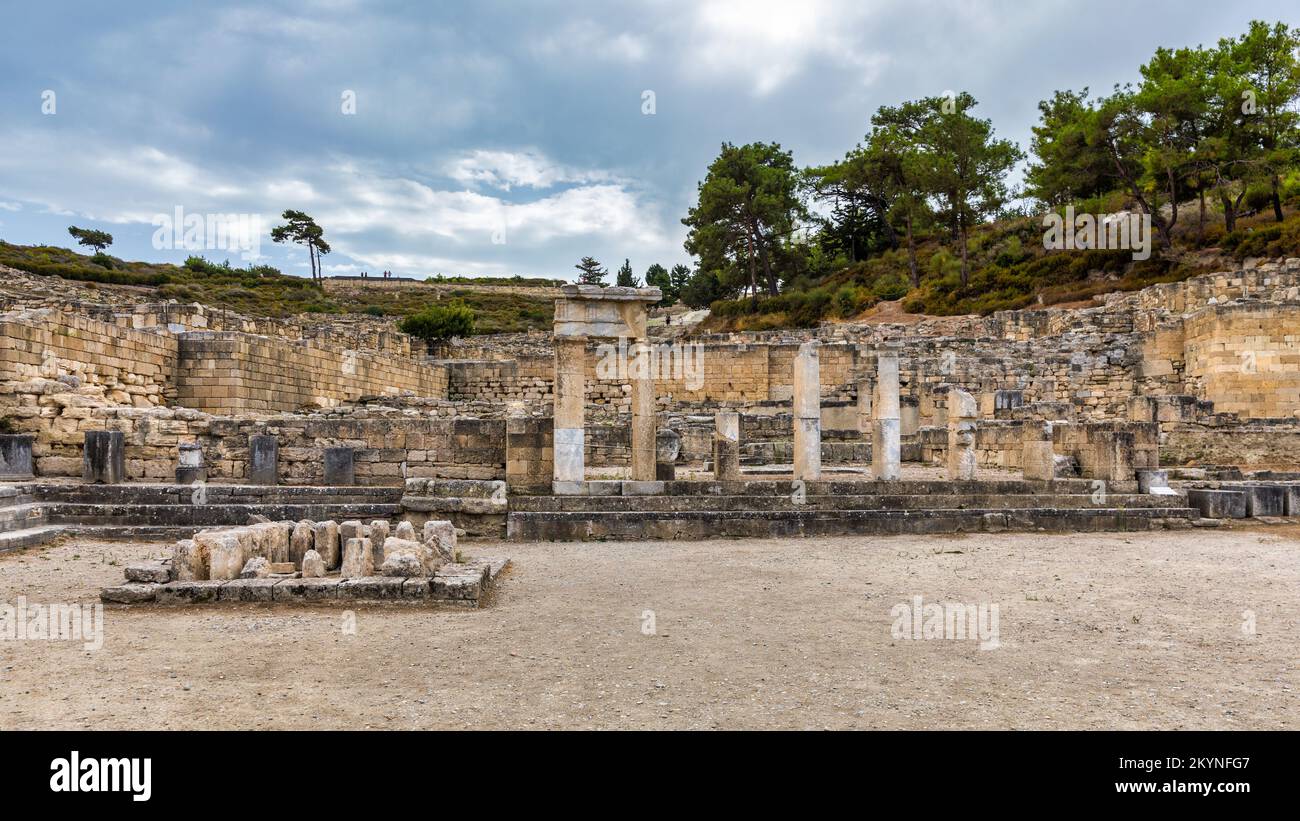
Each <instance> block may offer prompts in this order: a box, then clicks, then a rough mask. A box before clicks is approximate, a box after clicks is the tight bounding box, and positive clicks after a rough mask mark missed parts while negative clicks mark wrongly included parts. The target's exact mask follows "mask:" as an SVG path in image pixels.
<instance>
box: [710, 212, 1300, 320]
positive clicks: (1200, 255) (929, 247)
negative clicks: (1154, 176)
mask: <svg viewBox="0 0 1300 821" xmlns="http://www.w3.org/2000/svg"><path fill="white" fill-rule="evenodd" d="M1186 213H1189V214H1191V216H1187V217H1184V219H1183V220H1181V221H1180V223H1179V225H1178V226H1177V227H1176V229H1175V245H1174V252H1173V253H1172V254H1165V255H1162V254H1161V253H1159V249H1158V247H1157V248H1156V249H1155V250H1154V251H1153V253H1152V254H1151V257H1150V258H1149V259H1147V260H1143V261H1135V260H1134V259H1133V255H1132V253H1131V252H1130V251H1105V250H1078V251H1048V250H1045V249H1044V248H1043V232H1044V229H1043V227H1042V220H1041V219H1040V218H1036V217H1019V218H1015V219H1009V220H1001V221H996V222H992V223H987V224H984V225H981V226H978V227H977V228H976V229H974V230H973V231H972V232H971V239H970V244H969V254H970V277H969V282H968V284H966V285H965V286H963V285H962V284H961V279H960V270H961V265H960V260H959V258H958V256H957V255H956V253H955V250H954V249H953V247H952V246H951V245H950V244H949V243H948V242H946V239H947V238H946V237H942V236H938V235H935V234H928V235H922V236H921V237H919V238H918V241H917V247H916V259H917V269H918V272H919V274H920V287H918V288H913V287H911V282H910V271H909V266H908V254H907V250H906V249H905V248H902V247H900V248H898V249H895V250H886V251H883V252H880V253H877V254H875V255H872V256H871V257H869V258H868V259H866V260H863V261H859V262H857V263H853V264H850V265H848V266H847V267H844V268H840V269H838V270H836V271H834V272H831V273H828V274H826V275H824V276H820V277H816V276H802V277H798V278H795V279H793V280H791V281H790V282H788V283H787V284H786V286H785V288H784V290H783V291H782V292H781V294H779V295H778V296H775V297H764V298H760V299H759V300H758V303H757V306H755V305H754V304H753V302H752V300H750V299H749V298H742V299H733V300H721V301H718V302H714V303H713V304H712V306H711V307H712V316H711V317H710V318H709V320H708V321H707V323H706V325H705V329H707V330H710V331H719V332H723V331H738V330H765V329H769V328H789V327H810V326H813V325H816V324H817V323H818V322H821V321H828V320H829V321H833V320H837V319H857V318H867V317H868V315H869V314H870V313H871V312H872V311H873V309H874V308H875V306H876V305H877V304H879V303H882V302H889V301H895V300H897V301H898V303H899V307H901V309H902V310H903V311H905V312H907V313H909V314H923V315H929V316H951V315H959V314H989V313H992V312H994V311H999V310H1012V309H1016V308H1024V307H1027V306H1030V305H1044V306H1046V305H1058V304H1067V303H1075V302H1080V301H1086V300H1089V299H1090V298H1091V297H1093V296H1095V295H1098V294H1104V293H1109V292H1112V291H1132V290H1137V289H1140V288H1144V287H1146V286H1148V285H1152V284H1155V283H1159V282H1176V281H1180V280H1183V279H1186V278H1188V277H1190V276H1194V275H1196V274H1200V273H1208V272H1210V271H1214V270H1221V269H1222V268H1223V267H1224V266H1225V264H1227V263H1229V262H1235V261H1240V260H1242V259H1245V258H1247V257H1281V256H1300V212H1297V211H1294V210H1290V209H1288V214H1287V218H1286V220H1285V221H1284V222H1281V223H1278V222H1275V221H1274V219H1273V217H1272V214H1271V213H1267V212H1266V213H1261V214H1255V215H1250V216H1246V217H1242V218H1240V219H1239V220H1238V223H1237V229H1236V230H1235V231H1233V232H1231V233H1225V232H1224V230H1223V227H1222V224H1221V223H1216V222H1215V221H1214V219H1215V216H1214V214H1212V213H1210V214H1207V220H1206V224H1205V225H1204V226H1203V227H1202V228H1201V229H1200V230H1198V220H1197V219H1196V215H1195V212H1194V211H1191V210H1189V211H1188V212H1186ZM893 310H895V311H896V310H897V309H893Z"/></svg>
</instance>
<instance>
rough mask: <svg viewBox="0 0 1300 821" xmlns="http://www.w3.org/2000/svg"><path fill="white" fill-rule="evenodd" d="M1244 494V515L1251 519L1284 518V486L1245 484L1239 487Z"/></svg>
mask: <svg viewBox="0 0 1300 821" xmlns="http://www.w3.org/2000/svg"><path fill="white" fill-rule="evenodd" d="M1240 488H1241V490H1243V491H1244V492H1245V494H1246V515H1247V516H1253V517H1262V516H1285V515H1286V486H1285V485H1273V484H1246V485H1241V486H1240Z"/></svg>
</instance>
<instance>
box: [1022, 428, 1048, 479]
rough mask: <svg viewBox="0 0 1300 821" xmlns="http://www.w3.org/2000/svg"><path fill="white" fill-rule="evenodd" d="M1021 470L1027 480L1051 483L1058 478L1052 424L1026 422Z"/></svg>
mask: <svg viewBox="0 0 1300 821" xmlns="http://www.w3.org/2000/svg"><path fill="white" fill-rule="evenodd" d="M1022 441H1023V442H1024V452H1023V454H1022V455H1021V458H1020V462H1021V464H1020V469H1021V470H1022V471H1023V472H1024V475H1025V478H1026V479H1030V480H1034V481H1039V482H1050V481H1052V480H1053V479H1055V478H1056V452H1055V451H1054V450H1053V448H1052V423H1051V422H1026V423H1025V429H1024V433H1023V439H1022Z"/></svg>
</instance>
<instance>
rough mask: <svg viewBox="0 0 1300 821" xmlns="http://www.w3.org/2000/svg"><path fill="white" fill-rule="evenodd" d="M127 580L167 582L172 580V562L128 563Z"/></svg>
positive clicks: (153, 582) (154, 582) (152, 582)
mask: <svg viewBox="0 0 1300 821" xmlns="http://www.w3.org/2000/svg"><path fill="white" fill-rule="evenodd" d="M126 580H127V581H129V582H147V583H149V584H166V583H167V582H169V581H171V580H172V566H171V562H163V561H149V562H139V563H137V564H128V565H127V566H126Z"/></svg>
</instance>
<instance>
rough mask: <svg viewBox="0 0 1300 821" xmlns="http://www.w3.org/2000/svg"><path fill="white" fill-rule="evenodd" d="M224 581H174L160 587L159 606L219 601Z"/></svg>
mask: <svg viewBox="0 0 1300 821" xmlns="http://www.w3.org/2000/svg"><path fill="white" fill-rule="evenodd" d="M225 584H226V582H223V581H174V582H169V583H167V584H164V585H160V586H159V587H158V603H159V604H206V603H209V602H214V601H216V600H217V593H218V591H220V590H221V588H222V586H223V585H225Z"/></svg>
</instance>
